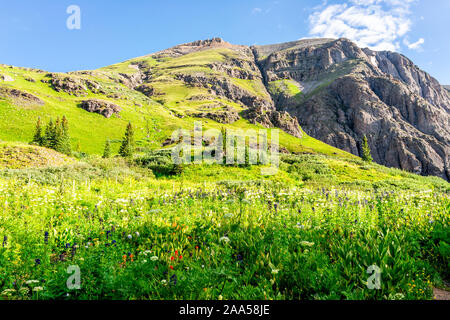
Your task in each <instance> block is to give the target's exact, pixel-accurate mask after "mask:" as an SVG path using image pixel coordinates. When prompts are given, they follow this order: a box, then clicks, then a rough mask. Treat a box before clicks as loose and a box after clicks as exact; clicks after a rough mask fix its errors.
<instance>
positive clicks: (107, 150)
mask: <svg viewBox="0 0 450 320" xmlns="http://www.w3.org/2000/svg"><path fill="white" fill-rule="evenodd" d="M103 158H104V159H108V158H111V142H110V141H109V139H108V140H106V143H105V149H104V150H103Z"/></svg>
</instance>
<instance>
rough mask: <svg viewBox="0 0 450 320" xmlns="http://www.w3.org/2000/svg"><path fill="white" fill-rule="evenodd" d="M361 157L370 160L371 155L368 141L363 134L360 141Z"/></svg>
mask: <svg viewBox="0 0 450 320" xmlns="http://www.w3.org/2000/svg"><path fill="white" fill-rule="evenodd" d="M362 159H363V160H364V161H366V162H372V161H373V159H372V155H371V154H370V147H369V142H368V141H367V137H366V136H365V135H364V138H363V142H362Z"/></svg>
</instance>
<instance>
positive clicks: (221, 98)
mask: <svg viewBox="0 0 450 320" xmlns="http://www.w3.org/2000/svg"><path fill="white" fill-rule="evenodd" d="M147 58H150V59H151V61H152V64H151V65H149V64H148V63H147V64H146V63H144V61H145V58H144V59H141V61H136V62H133V65H134V66H136V67H137V69H138V73H136V74H137V75H141V78H140V81H135V82H137V83H139V85H138V86H136V87H135V89H136V90H138V91H140V92H142V93H144V94H145V95H147V96H149V97H152V98H156V99H159V100H160V101H161V102H162V103H163V104H165V105H170V104H172V102H173V103H174V104H175V106H174V109H180V106H183V105H184V106H186V108H185V109H189V111H181V113H183V114H185V115H186V116H194V117H197V118H198V117H202V118H208V119H212V120H214V121H217V122H220V123H233V122H235V121H237V120H239V119H240V117H244V118H247V119H248V120H250V121H251V122H253V123H258V124H261V125H262V126H264V127H267V128H273V127H278V128H281V129H282V130H284V131H286V132H288V133H290V134H292V135H294V136H296V137H301V136H302V132H301V130H300V128H299V126H298V122H297V120H296V119H295V118H293V117H291V116H290V115H289V114H288V113H287V112H280V111H278V110H276V108H275V104H274V102H273V100H272V97H271V95H270V94H269V92H268V91H267V90H266V87H265V86H264V81H263V76H262V74H261V71H260V70H259V68H258V66H257V64H256V61H255V57H254V55H253V51H252V50H251V48H249V47H247V46H239V45H232V44H230V43H228V42H226V41H224V40H222V39H220V38H214V39H210V40H203V41H195V42H192V43H186V44H182V45H179V46H176V47H173V48H170V49H167V50H164V51H160V52H157V53H155V54H152V55H150V56H149V57H147ZM122 76H123V75H122ZM128 77H130V76H128ZM174 87H178V88H179V89H178V92H186V94H185V95H184V96H181V97H180V96H178V97H177V99H176V101H172V100H171V99H172V95H171V92H170V91H171V88H174ZM237 108H238V109H241V110H240V112H239V111H238V109H237ZM176 112H177V113H178V110H177V111H176ZM262 113H263V114H262ZM257 115H258V116H257ZM181 116H182V115H181Z"/></svg>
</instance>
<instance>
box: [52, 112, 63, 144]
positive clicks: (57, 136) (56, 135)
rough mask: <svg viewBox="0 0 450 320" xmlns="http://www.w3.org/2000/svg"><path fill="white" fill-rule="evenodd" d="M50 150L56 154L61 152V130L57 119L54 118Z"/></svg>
mask: <svg viewBox="0 0 450 320" xmlns="http://www.w3.org/2000/svg"><path fill="white" fill-rule="evenodd" d="M52 149H53V150H56V151H58V152H62V128H61V121H60V120H59V117H57V118H56V122H55V127H54V138H53V141H52Z"/></svg>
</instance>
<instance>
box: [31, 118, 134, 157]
mask: <svg viewBox="0 0 450 320" xmlns="http://www.w3.org/2000/svg"><path fill="white" fill-rule="evenodd" d="M31 144H34V145H38V146H40V147H45V148H49V149H53V150H55V151H58V152H60V153H64V154H66V155H69V156H70V155H72V146H71V143H70V134H69V121H68V120H67V118H66V116H62V118H61V119H60V118H59V117H58V118H56V121H53V119H50V120H49V121H48V123H47V125H46V126H45V127H43V125H42V121H41V118H40V117H39V118H38V119H37V121H36V127H35V130H34V135H33V140H32V141H31ZM134 150H135V140H134V130H133V126H132V125H131V122H129V123H128V125H127V128H126V130H125V134H124V137H123V139H122V143H121V146H120V149H119V155H120V156H122V157H126V158H129V157H132V156H133V155H134ZM111 155H112V151H111V141H110V140H109V139H108V140H107V141H106V143H105V148H104V150H103V158H110V157H111Z"/></svg>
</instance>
